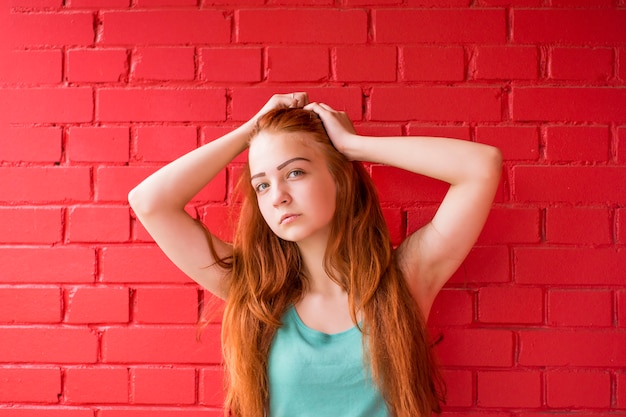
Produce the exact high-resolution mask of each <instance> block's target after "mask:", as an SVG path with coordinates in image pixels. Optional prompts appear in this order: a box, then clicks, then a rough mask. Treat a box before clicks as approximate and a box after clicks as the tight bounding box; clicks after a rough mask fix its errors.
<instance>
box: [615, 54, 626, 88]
mask: <svg viewBox="0 0 626 417" xmlns="http://www.w3.org/2000/svg"><path fill="white" fill-rule="evenodd" d="M618 54H619V55H617V59H618V60H619V66H618V77H619V78H620V79H621V80H622V81H626V48H620V49H619V52H618Z"/></svg>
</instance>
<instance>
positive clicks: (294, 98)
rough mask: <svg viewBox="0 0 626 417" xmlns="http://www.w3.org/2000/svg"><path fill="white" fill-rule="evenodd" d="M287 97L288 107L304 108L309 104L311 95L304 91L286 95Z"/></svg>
mask: <svg viewBox="0 0 626 417" xmlns="http://www.w3.org/2000/svg"><path fill="white" fill-rule="evenodd" d="M285 95H286V96H287V102H288V105H287V107H295V108H298V107H304V106H306V105H307V104H309V95H308V94H307V93H305V92H303V91H300V92H294V93H291V94H285Z"/></svg>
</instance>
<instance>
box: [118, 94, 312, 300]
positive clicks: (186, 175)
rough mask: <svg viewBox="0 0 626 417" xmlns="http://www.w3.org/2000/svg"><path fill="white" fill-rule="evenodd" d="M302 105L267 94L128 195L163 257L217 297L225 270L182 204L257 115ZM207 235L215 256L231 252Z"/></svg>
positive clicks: (302, 100) (240, 144)
mask: <svg viewBox="0 0 626 417" xmlns="http://www.w3.org/2000/svg"><path fill="white" fill-rule="evenodd" d="M306 103H308V98H307V97H306V94H305V93H295V94H281V95H275V96H273V97H272V98H271V99H270V100H269V101H268V102H267V104H266V105H265V106H264V107H263V108H262V109H261V111H260V112H259V113H257V115H256V116H255V117H253V118H252V119H250V120H249V121H248V122H246V123H244V124H243V125H241V126H240V127H239V128H237V129H235V130H233V131H232V132H230V133H228V134H226V135H225V136H223V137H221V138H219V139H216V140H214V141H212V142H210V143H208V144H206V145H204V146H202V147H200V148H198V149H195V150H193V151H191V152H189V153H188V154H186V155H183V156H182V157H180V158H178V159H176V160H175V161H173V162H171V163H169V164H168V165H166V166H164V167H163V168H161V169H159V170H158V171H157V172H155V173H154V174H152V175H150V176H149V177H148V178H146V179H145V180H144V181H143V182H141V183H140V184H139V185H137V186H136V187H135V188H134V189H132V190H131V191H130V193H129V194H128V201H129V203H130V206H131V207H132V209H133V211H134V212H135V214H136V216H137V218H138V219H139V220H140V221H141V223H142V224H143V225H144V227H145V228H146V230H147V231H148V233H150V235H151V236H152V238H153V239H154V240H155V242H156V243H157V244H158V245H159V247H160V248H161V249H162V250H163V252H164V253H165V254H166V255H167V257H168V258H170V259H171V260H172V262H174V264H175V265H176V266H177V267H178V268H180V269H181V270H182V271H183V272H184V273H185V274H187V275H188V276H189V277H190V278H191V279H193V280H194V281H196V282H197V283H198V284H200V285H201V286H203V287H204V288H206V289H207V290H209V291H210V292H212V293H213V294H215V295H216V296H218V297H220V298H226V295H227V292H228V285H227V280H226V279H225V277H226V274H227V271H226V270H224V269H223V268H222V267H220V266H219V265H218V264H217V263H216V259H214V258H213V255H212V254H211V251H210V249H209V242H208V241H207V231H206V229H205V228H204V227H203V225H202V224H200V223H199V222H198V221H197V220H195V219H193V218H192V217H191V216H190V215H189V214H188V213H187V212H186V211H185V205H186V204H187V203H188V202H189V201H190V200H191V199H192V198H193V197H194V196H195V195H196V194H198V192H200V190H201V189H202V188H203V187H204V186H206V185H207V184H208V183H209V182H210V181H211V180H212V179H213V178H215V176H216V175H217V174H218V173H219V172H220V171H221V170H222V169H224V167H226V165H227V164H228V163H229V162H231V161H232V160H233V159H234V158H235V157H236V156H237V155H239V154H240V153H241V152H243V151H244V150H245V149H246V147H247V146H248V140H249V138H250V133H251V132H252V129H253V127H254V123H255V122H256V119H257V118H258V117H259V116H261V115H262V114H264V113H266V112H267V111H269V110H271V109H273V108H277V107H290V106H291V107H294V106H298V107H301V106H303V105H305V104H306ZM208 237H209V238H210V239H211V240H212V243H213V246H214V248H215V250H216V252H217V255H218V256H219V257H220V258H225V257H228V256H230V255H231V254H232V247H231V246H230V245H229V244H228V243H226V242H223V241H221V240H220V239H218V238H217V237H215V236H213V235H212V234H211V233H210V232H209V234H208Z"/></svg>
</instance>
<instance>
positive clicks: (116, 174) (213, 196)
mask: <svg viewBox="0 0 626 417" xmlns="http://www.w3.org/2000/svg"><path fill="white" fill-rule="evenodd" d="M154 171H156V169H155V168H154V167H134V166H133V167H128V166H119V167H100V168H98V169H97V171H96V200H97V201H124V202H125V201H126V200H127V197H128V192H129V191H130V190H131V189H132V188H133V187H135V186H136V185H137V184H139V183H140V182H141V181H143V180H144V179H145V178H146V177H148V175H150V174H152V172H154ZM225 184H226V173H225V171H220V173H219V174H218V175H217V176H216V177H215V178H214V179H213V181H211V182H210V183H209V184H208V185H207V186H206V187H204V188H203V189H202V191H200V192H199V193H198V194H197V195H196V196H195V197H194V198H193V200H192V201H223V200H224V198H225V195H226V185H225Z"/></svg>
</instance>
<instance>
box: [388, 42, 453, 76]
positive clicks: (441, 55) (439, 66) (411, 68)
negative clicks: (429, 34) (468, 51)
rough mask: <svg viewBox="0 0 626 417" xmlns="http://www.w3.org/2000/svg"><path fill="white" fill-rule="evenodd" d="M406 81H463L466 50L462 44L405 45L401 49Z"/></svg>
mask: <svg viewBox="0 0 626 417" xmlns="http://www.w3.org/2000/svg"><path fill="white" fill-rule="evenodd" d="M400 77H401V79H402V80H405V81H463V80H464V79H465V51H464V50H463V48H462V47H460V46H445V47H444V46H405V47H402V48H401V49H400Z"/></svg>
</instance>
